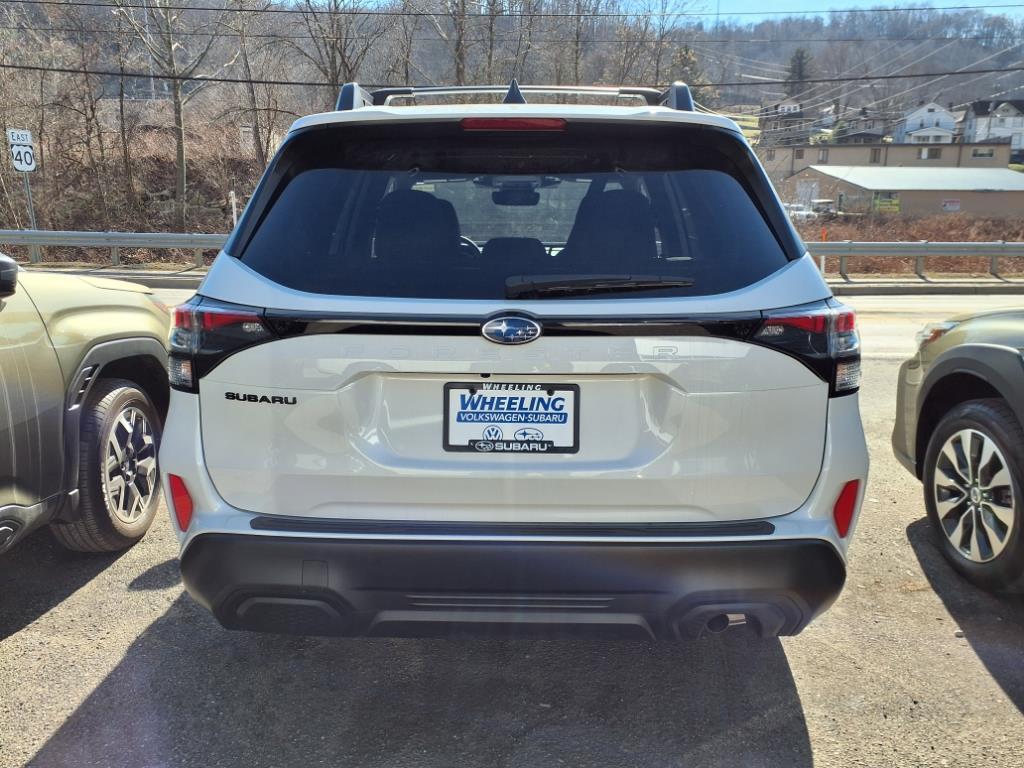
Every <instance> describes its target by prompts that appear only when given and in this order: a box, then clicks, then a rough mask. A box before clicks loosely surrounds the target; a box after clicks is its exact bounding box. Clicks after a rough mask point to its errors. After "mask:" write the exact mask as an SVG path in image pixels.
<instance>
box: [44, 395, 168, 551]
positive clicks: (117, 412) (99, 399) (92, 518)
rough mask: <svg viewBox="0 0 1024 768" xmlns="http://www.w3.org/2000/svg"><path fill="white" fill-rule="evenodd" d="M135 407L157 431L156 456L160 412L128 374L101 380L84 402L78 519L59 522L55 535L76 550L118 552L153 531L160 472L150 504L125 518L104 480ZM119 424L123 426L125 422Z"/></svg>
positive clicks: (154, 480) (155, 477)
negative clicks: (114, 442) (115, 436)
mask: <svg viewBox="0 0 1024 768" xmlns="http://www.w3.org/2000/svg"><path fill="white" fill-rule="evenodd" d="M129 408H133V409H136V410H137V411H138V412H139V413H141V414H142V415H143V416H144V417H145V419H146V421H148V423H149V425H150V428H151V430H152V438H153V444H152V445H153V447H152V451H149V450H148V449H147V450H146V452H145V454H146V455H147V456H148V455H149V454H150V452H151V453H152V455H153V457H154V458H155V456H156V451H157V449H158V448H159V446H160V417H159V415H158V414H157V410H156V408H155V407H154V406H153V403H152V402H151V401H150V399H149V397H147V396H146V393H145V392H143V391H142V390H141V389H139V388H138V386H137V385H136V384H135V383H134V382H131V381H127V380H125V379H101V380H99V381H97V382H96V384H95V385H94V386H93V388H92V391H91V392H90V393H89V397H88V398H87V399H86V401H85V403H84V404H83V405H82V423H81V431H80V433H79V441H78V443H79V459H78V495H79V500H78V520H77V521H76V522H73V523H54V524H53V525H51V526H50V529H51V530H52V531H53V535H54V536H55V537H56V539H57V541H59V542H60V543H61V544H62V545H63V546H64V547H66V548H67V549H71V550H75V551H77V552H117V551H120V550H123V549H127V548H128V547H130V546H132V545H133V544H135V543H136V542H138V541H139V540H140V539H141V538H142V537H143V536H144V535H145V534H146V531H147V530H149V526H150V524H151V523H152V522H153V517H154V516H155V515H156V510H157V507H158V506H159V505H160V483H159V473H158V471H157V470H156V469H154V470H153V473H152V484H153V490H152V493H151V495H150V497H149V501H148V503H146V504H145V505H143V506H142V509H141V511H140V512H139V513H137V515H136V516H135V517H133V518H132V519H130V520H124V519H121V517H119V516H118V515H117V513H116V511H115V509H114V504H112V503H110V502H109V501H108V497H107V493H106V490H105V488H104V484H103V473H104V465H105V463H106V456H107V443H108V440H109V438H110V436H111V433H112V431H113V429H114V427H115V425H117V421H118V419H119V418H120V416H121V414H122V413H125V412H126V411H127V409H129ZM119 429H124V427H123V426H120V427H119Z"/></svg>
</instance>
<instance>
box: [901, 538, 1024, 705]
mask: <svg viewBox="0 0 1024 768" xmlns="http://www.w3.org/2000/svg"><path fill="white" fill-rule="evenodd" d="M907 538H908V539H909V540H910V546H911V547H913V549H914V554H915V555H917V559H918V561H919V562H920V563H921V570H922V571H924V574H925V576H926V577H927V578H928V581H929V582H930V584H931V587H932V589H933V590H935V593H936V594H937V595H938V596H939V598H940V599H941V600H942V602H943V604H944V605H945V606H946V610H947V611H949V615H950V616H952V617H953V620H954V621H955V622H956V623H957V626H958V627H960V629H961V630H963V633H964V637H965V638H966V639H967V642H969V643H970V644H971V648H972V649H973V650H974V652H975V653H976V654H977V655H978V658H979V659H981V662H982V663H983V664H984V665H985V667H986V669H988V671H989V674H991V675H992V677H993V679H994V680H995V681H996V682H997V683H998V684H999V685H1000V687H1002V689H1003V690H1004V691H1005V692H1006V695H1007V696H1009V697H1010V700H1011V701H1012V702H1013V703H1014V704H1015V705H1016V706H1017V709H1019V710H1021V711H1022V712H1024V652H1022V650H1021V649H1022V647H1024V595H992V594H989V593H988V592H985V591H984V590H981V589H978V588H977V587H975V586H974V585H973V584H971V583H970V582H969V581H967V580H966V579H964V578H963V577H961V576H960V574H958V573H957V572H956V571H954V570H953V568H952V566H950V565H949V564H948V563H947V562H946V560H945V558H944V557H943V556H942V551H941V550H940V549H939V545H938V542H937V541H936V540H935V531H934V530H933V529H932V525H931V523H930V522H929V521H928V519H927V518H922V519H921V520H918V521H917V522H914V523H911V524H910V525H909V526H907Z"/></svg>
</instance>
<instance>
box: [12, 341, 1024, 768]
mask: <svg viewBox="0 0 1024 768" xmlns="http://www.w3.org/2000/svg"><path fill="white" fill-rule="evenodd" d="M897 366H898V361H897V360H895V359H875V360H868V361H866V364H865V381H864V387H863V390H862V393H863V394H862V407H863V409H864V419H865V426H866V429H867V431H868V435H869V445H870V449H871V455H872V462H873V464H872V475H871V480H870V482H869V485H868V491H867V501H866V503H865V508H864V513H863V516H862V518H861V522H860V525H859V527H858V530H857V537H856V541H855V544H854V546H853V555H852V561H851V564H850V568H851V570H850V576H849V580H848V582H847V587H846V590H845V592H844V594H843V596H842V597H841V598H840V600H839V601H838V602H837V603H836V605H835V606H833V608H832V609H831V610H830V611H829V612H828V613H827V614H825V615H824V616H823V617H822V618H821V619H819V620H818V621H817V623H815V624H814V625H812V626H811V627H810V628H808V629H807V630H806V631H805V632H804V633H803V634H802V635H800V636H799V637H794V638H785V639H783V640H781V641H779V640H770V641H762V640H758V639H757V638H754V637H752V636H751V635H750V634H748V633H747V632H746V631H745V630H743V629H742V628H740V629H735V630H730V631H729V632H727V633H726V634H725V635H722V636H719V637H715V638H710V639H708V640H702V641H699V642H693V643H688V644H679V645H654V644H647V643H610V642H554V641H545V642H537V641H468V640H459V641H450V642H447V641H417V640H363V639H358V640H342V639H317V638H285V637H277V636H265V635H250V634H239V633H230V632H227V631H225V630H222V629H221V628H220V627H219V626H218V625H217V624H216V623H215V621H214V620H213V618H212V617H211V616H209V615H208V614H207V613H206V612H205V611H204V610H202V609H201V608H199V606H197V605H196V604H195V602H193V601H192V599H191V598H189V597H188V596H187V595H185V594H184V593H183V592H182V588H181V583H180V579H179V573H178V568H177V563H176V560H175V557H174V556H175V546H174V542H173V539H172V536H171V534H170V530H169V524H168V522H167V519H166V516H165V515H164V514H162V515H161V517H160V518H159V519H158V524H157V525H155V526H154V529H153V531H151V533H150V535H149V536H148V537H147V538H146V539H145V540H144V541H143V542H142V544H140V545H139V546H137V547H136V548H134V549H133V550H131V551H130V552H128V553H126V554H123V555H121V556H120V557H99V558H93V557H81V556H75V555H70V554H67V553H63V552H62V551H60V550H59V549H58V548H57V546H56V545H55V544H54V543H53V542H52V540H51V539H50V537H49V535H48V534H47V533H46V532H45V531H43V532H41V533H39V534H36V535H35V536H33V537H32V538H31V539H30V540H29V541H27V542H25V543H24V544H23V545H22V546H21V547H19V548H18V549H16V550H14V551H13V552H11V553H10V554H9V555H8V556H6V557H4V558H0V766H5V767H6V766H16V765H22V764H26V763H28V764H32V765H37V766H47V767H48V766H76V767H82V768H84V767H85V766H104V767H105V768H106V767H108V766H131V767H132V768H146V767H148V766H175V767H176V766H203V768H211V767H212V766H263V765H266V766H312V765H351V766H360V768H362V767H364V766H366V767H369V766H388V768H392V767H397V766H446V767H447V766H488V767H490V766H524V767H525V766H529V767H530V768H537V767H538V766H552V765H569V766H684V765H685V766H691V765H700V766H785V768H800V766H808V765H822V766H889V765H898V766H917V765H929V766H931V765H950V766H989V765H991V766H1001V767H1003V768H1005V767H1007V766H1024V746H1022V745H1024V716H1022V711H1024V600H1022V599H1007V598H995V597H992V596H989V595H987V594H985V593H983V592H980V591H978V590H976V589H974V588H972V587H971V586H969V585H968V584H966V583H965V582H963V581H961V580H960V579H958V578H957V577H956V576H955V575H954V574H953V572H952V571H951V570H950V569H949V568H948V567H947V566H946V565H945V563H944V562H943V561H942V559H941V556H940V555H939V552H938V550H937V549H936V547H935V545H934V544H933V541H932V538H931V532H930V531H929V529H928V526H927V525H926V522H925V521H924V520H923V507H922V504H921V500H920V496H921V491H920V487H919V485H918V484H917V483H916V482H915V481H914V480H913V479H912V478H911V477H910V476H909V475H907V473H906V472H905V471H904V470H903V469H902V468H901V467H899V466H898V465H897V463H896V462H895V460H894V459H893V458H892V455H891V452H890V450H889V432H890V429H891V423H892V421H891V420H892V414H893V411H894V407H895V393H894V384H895V378H896V370H897Z"/></svg>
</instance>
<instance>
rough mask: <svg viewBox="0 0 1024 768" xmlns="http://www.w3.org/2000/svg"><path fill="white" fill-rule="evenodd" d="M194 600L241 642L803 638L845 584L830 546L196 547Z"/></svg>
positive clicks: (262, 543) (213, 539)
mask: <svg viewBox="0 0 1024 768" xmlns="http://www.w3.org/2000/svg"><path fill="white" fill-rule="evenodd" d="M181 570H182V575H183V578H184V582H185V586H186V587H187V588H188V591H189V592H190V593H191V594H192V595H193V597H195V598H196V599H197V600H198V601H199V602H200V603H202V604H203V605H204V606H206V607H207V608H209V609H210V610H212V611H213V613H214V615H215V616H216V617H217V619H218V620H219V621H220V622H221V624H223V625H224V626H225V627H227V628H228V629H247V630H255V631H266V632H279V633H289V634H311V635H375V636H380V635H383V636H447V635H451V634H456V633H463V632H468V633H470V634H477V633H487V634H498V635H516V634H527V635H541V636H563V635H581V634H582V635H585V636H604V637H608V636H611V637H624V638H648V639H649V638H658V639H665V640H670V639H678V638H695V637H698V636H700V635H701V634H702V633H703V632H705V631H708V623H709V621H710V620H712V619H717V622H712V626H714V624H715V623H718V622H721V621H722V619H721V618H719V617H722V616H723V615H728V614H742V615H744V616H745V617H746V619H747V621H748V623H749V624H751V625H753V627H754V628H755V630H756V631H758V632H759V633H760V634H762V635H763V636H775V635H793V634H796V633H798V632H800V631H801V630H802V629H803V628H804V627H805V626H807V624H808V622H810V621H811V620H812V619H813V618H814V617H815V616H817V615H818V614H820V613H821V612H823V611H824V610H825V609H826V608H828V607H829V606H830V605H831V604H832V602H833V601H834V600H835V599H836V597H837V596H838V595H839V592H840V590H841V589H842V586H843V582H844V581H845V578H846V569H845V566H844V563H843V560H842V558H841V557H840V556H839V554H838V553H837V551H836V550H835V548H834V547H833V546H832V545H831V544H829V543H827V542H825V541H817V540H787V541H773V542H765V541H756V542H728V543H721V542H715V543H711V542H707V543H705V542H686V543H680V542H671V543H664V544H661V543H649V542H643V543H640V542H637V543H621V542H617V543H607V544H605V543H594V542H580V543H575V542H522V541H516V542H508V541H443V540H432V541H410V540H345V539H320V538H299V537H276V536H254V535H245V534H218V533H211V534H202V535H199V536H196V537H195V538H194V539H193V540H192V541H191V542H190V544H189V546H188V547H187V548H186V550H185V552H184V554H183V555H182V563H181Z"/></svg>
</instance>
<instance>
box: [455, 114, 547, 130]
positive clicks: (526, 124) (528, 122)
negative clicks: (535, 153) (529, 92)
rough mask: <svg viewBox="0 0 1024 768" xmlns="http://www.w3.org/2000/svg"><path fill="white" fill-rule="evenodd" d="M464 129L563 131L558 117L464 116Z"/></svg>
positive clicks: (462, 123)
mask: <svg viewBox="0 0 1024 768" xmlns="http://www.w3.org/2000/svg"><path fill="white" fill-rule="evenodd" d="M460 125H462V130H464V131H564V130H565V120H563V119H562V118H560V117H465V118H463V119H462V122H461V123H460Z"/></svg>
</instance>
